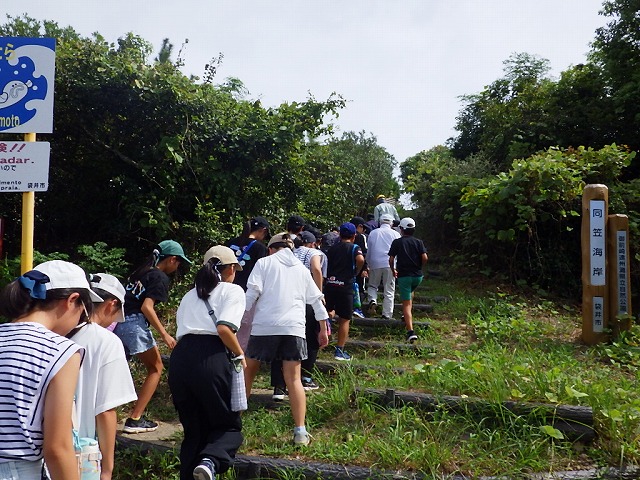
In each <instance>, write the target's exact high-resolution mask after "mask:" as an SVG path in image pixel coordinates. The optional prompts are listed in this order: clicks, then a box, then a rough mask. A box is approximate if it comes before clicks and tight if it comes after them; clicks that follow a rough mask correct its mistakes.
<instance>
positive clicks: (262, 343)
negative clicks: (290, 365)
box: [245, 335, 307, 362]
mask: <svg viewBox="0 0 640 480" xmlns="http://www.w3.org/2000/svg"><path fill="white" fill-rule="evenodd" d="M245 355H246V356H247V357H248V358H252V359H254V360H258V361H260V362H272V361H274V360H282V361H284V362H286V361H302V360H306V359H307V341H306V340H305V339H304V338H301V337H296V336H294V335H264V336H258V335H251V336H250V337H249V345H248V346H247V350H246V352H245Z"/></svg>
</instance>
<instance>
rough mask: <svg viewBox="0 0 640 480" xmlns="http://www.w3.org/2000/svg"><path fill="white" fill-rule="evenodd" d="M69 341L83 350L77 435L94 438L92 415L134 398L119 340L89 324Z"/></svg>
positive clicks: (133, 390)
mask: <svg viewBox="0 0 640 480" xmlns="http://www.w3.org/2000/svg"><path fill="white" fill-rule="evenodd" d="M72 340H73V341H74V342H76V343H77V344H78V345H82V346H83V347H84V348H85V352H86V353H85V357H84V362H82V367H81V368H80V376H79V377H78V387H77V388H76V412H77V414H78V432H79V433H80V436H81V437H88V438H96V415H99V414H101V413H104V412H106V411H108V410H111V409H113V408H116V407H118V406H120V405H124V404H125V403H129V402H133V401H134V400H136V399H137V398H138V397H137V395H136V390H135V387H134V385H133V380H132V378H131V372H130V371H129V365H128V363H127V358H126V356H125V353H124V347H123V346H122V341H120V339H119V338H118V337H117V336H116V335H115V334H114V333H112V332H110V331H109V330H107V329H106V328H103V327H101V326H100V325H98V324H95V323H89V324H87V325H85V326H84V327H82V328H81V329H80V330H79V331H78V333H76V334H75V335H74V336H73V338H72Z"/></svg>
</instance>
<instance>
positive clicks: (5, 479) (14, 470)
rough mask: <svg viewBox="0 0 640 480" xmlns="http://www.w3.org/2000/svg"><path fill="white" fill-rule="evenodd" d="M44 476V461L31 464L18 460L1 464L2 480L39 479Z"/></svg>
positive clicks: (0, 474)
mask: <svg viewBox="0 0 640 480" xmlns="http://www.w3.org/2000/svg"><path fill="white" fill-rule="evenodd" d="M41 474H42V460H38V461H36V462H29V461H26V460H18V461H15V462H3V463H0V480H20V479H23V478H33V479H39V478H41Z"/></svg>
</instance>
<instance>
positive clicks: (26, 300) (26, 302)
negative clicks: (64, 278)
mask: <svg viewBox="0 0 640 480" xmlns="http://www.w3.org/2000/svg"><path fill="white" fill-rule="evenodd" d="M72 293H78V294H80V296H79V297H78V299H77V300H76V304H78V305H79V304H81V303H84V306H85V308H86V309H87V313H88V314H89V316H91V314H92V313H93V303H92V301H91V296H90V295H89V290H87V289H84V288H56V289H51V290H47V294H46V298H44V299H39V298H33V297H32V296H31V294H30V293H29V290H27V289H26V288H24V287H23V286H22V285H21V284H20V281H19V280H18V279H16V280H14V281H13V282H11V283H9V284H8V285H6V286H5V287H4V288H3V289H2V291H1V292H0V315H2V316H3V317H6V318H8V319H10V320H14V319H16V318H21V317H24V316H25V315H28V314H29V313H31V312H33V311H37V310H43V311H47V310H51V309H53V308H54V303H55V302H56V301H58V300H64V299H66V298H68V297H69V295H71V294H72Z"/></svg>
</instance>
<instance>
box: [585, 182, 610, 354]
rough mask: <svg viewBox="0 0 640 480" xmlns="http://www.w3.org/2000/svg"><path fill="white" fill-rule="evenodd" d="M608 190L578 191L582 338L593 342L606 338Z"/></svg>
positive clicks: (593, 187) (590, 187)
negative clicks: (580, 204) (580, 203)
mask: <svg viewBox="0 0 640 480" xmlns="http://www.w3.org/2000/svg"><path fill="white" fill-rule="evenodd" d="M608 209H609V189H608V188H607V186H606V185H599V184H593V185H587V186H585V187H584V192H583V194H582V341H583V342H584V343H586V344H587V345H595V344H596V343H600V342H603V341H605V340H606V339H607V334H606V333H605V330H606V328H607V318H608V308H607V307H608V297H609V292H608V289H607V263H606V250H607V248H606V239H607V228H606V223H607V216H608Z"/></svg>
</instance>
